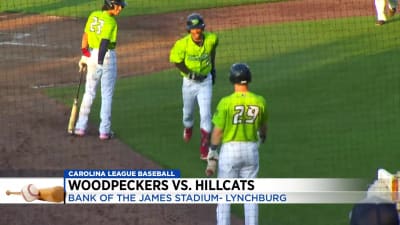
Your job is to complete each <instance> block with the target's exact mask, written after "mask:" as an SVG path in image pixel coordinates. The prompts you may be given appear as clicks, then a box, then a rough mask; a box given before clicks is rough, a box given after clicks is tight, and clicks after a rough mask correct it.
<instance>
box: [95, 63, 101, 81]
mask: <svg viewBox="0 0 400 225" xmlns="http://www.w3.org/2000/svg"><path fill="white" fill-rule="evenodd" d="M102 75H103V65H101V64H97V66H96V72H95V73H94V74H93V79H95V80H99V79H100V78H101V76H102Z"/></svg>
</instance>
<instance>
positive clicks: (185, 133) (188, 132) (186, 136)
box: [183, 127, 193, 142]
mask: <svg viewBox="0 0 400 225" xmlns="http://www.w3.org/2000/svg"><path fill="white" fill-rule="evenodd" d="M192 133H193V129H192V128H191V127H189V128H184V129H183V140H184V141H185V142H189V141H190V139H191V138H192Z"/></svg>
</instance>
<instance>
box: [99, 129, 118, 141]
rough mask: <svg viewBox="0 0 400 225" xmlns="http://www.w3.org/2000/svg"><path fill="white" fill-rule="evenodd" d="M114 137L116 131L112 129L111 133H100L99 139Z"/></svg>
mask: <svg viewBox="0 0 400 225" xmlns="http://www.w3.org/2000/svg"><path fill="white" fill-rule="evenodd" d="M113 137H114V132H112V131H111V132H110V133H105V134H100V135H99V139H100V140H102V141H105V140H110V139H112V138H113Z"/></svg>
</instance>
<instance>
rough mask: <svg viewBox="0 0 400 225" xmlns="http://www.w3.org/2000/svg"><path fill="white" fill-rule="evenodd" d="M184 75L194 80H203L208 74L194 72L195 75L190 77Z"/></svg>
mask: <svg viewBox="0 0 400 225" xmlns="http://www.w3.org/2000/svg"><path fill="white" fill-rule="evenodd" d="M185 77H186V78H187V79H189V80H194V81H196V82H203V81H204V80H205V79H206V78H207V77H208V74H207V75H200V74H196V75H195V76H192V77H189V76H188V75H185Z"/></svg>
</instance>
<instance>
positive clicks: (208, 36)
mask: <svg viewBox="0 0 400 225" xmlns="http://www.w3.org/2000/svg"><path fill="white" fill-rule="evenodd" d="M203 34H204V42H203V45H202V46H198V45H197V44H196V43H195V42H194V41H193V40H192V37H191V35H190V34H188V35H186V36H185V37H183V38H181V39H179V40H178V41H177V42H176V43H175V45H174V47H173V48H172V49H171V52H170V56H169V61H170V62H171V63H181V62H185V65H186V67H187V68H188V69H189V70H191V71H193V72H196V73H199V74H202V75H207V74H208V73H210V72H211V69H212V64H211V63H212V62H211V52H212V51H214V50H215V48H216V47H217V46H218V37H217V35H215V34H214V33H210V32H204V33H203ZM181 75H182V76H186V74H184V73H183V72H181Z"/></svg>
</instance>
